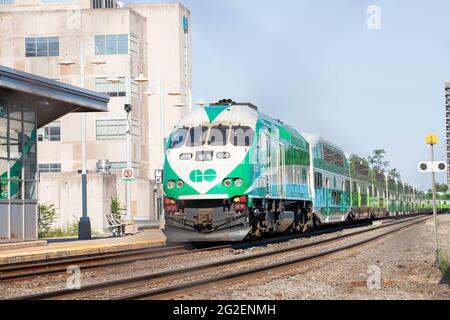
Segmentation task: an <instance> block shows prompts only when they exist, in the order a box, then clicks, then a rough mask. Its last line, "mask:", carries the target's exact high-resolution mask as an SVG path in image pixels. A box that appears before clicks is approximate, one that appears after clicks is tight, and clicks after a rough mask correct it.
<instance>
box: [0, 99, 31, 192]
mask: <svg viewBox="0 0 450 320" xmlns="http://www.w3.org/2000/svg"><path fill="white" fill-rule="evenodd" d="M36 171H37V165H36V115H35V113H34V111H33V110H32V109H31V108H29V107H28V106H26V105H24V106H22V105H20V104H16V103H14V102H11V103H6V102H4V101H0V199H35V198H36V192H35V190H36V188H35V187H36ZM23 191H24V192H23Z"/></svg>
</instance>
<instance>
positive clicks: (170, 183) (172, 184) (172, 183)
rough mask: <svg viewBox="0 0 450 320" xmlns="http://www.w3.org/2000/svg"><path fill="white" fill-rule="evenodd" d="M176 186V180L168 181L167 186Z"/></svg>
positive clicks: (171, 187) (170, 187)
mask: <svg viewBox="0 0 450 320" xmlns="http://www.w3.org/2000/svg"><path fill="white" fill-rule="evenodd" d="M174 187H175V181H172V180H170V181H168V182H167V188H169V189H173V188H174Z"/></svg>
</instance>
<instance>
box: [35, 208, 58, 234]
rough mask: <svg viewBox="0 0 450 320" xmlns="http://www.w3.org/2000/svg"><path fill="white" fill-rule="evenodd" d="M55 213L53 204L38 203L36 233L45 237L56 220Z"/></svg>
mask: <svg viewBox="0 0 450 320" xmlns="http://www.w3.org/2000/svg"><path fill="white" fill-rule="evenodd" d="M56 218H57V214H56V210H55V206H54V205H53V204H39V205H38V235H39V238H45V237H46V236H47V234H48V233H49V232H50V230H51V228H52V224H53V223H54V222H55V221H56Z"/></svg>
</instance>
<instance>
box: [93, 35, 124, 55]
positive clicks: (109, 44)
mask: <svg viewBox="0 0 450 320" xmlns="http://www.w3.org/2000/svg"><path fill="white" fill-rule="evenodd" d="M95 53H96V54H97V55H105V54H128V35H127V34H112V35H97V36H95Z"/></svg>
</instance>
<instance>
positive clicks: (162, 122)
mask: <svg viewBox="0 0 450 320" xmlns="http://www.w3.org/2000/svg"><path fill="white" fill-rule="evenodd" d="M144 95H146V96H148V97H149V98H150V97H151V96H154V95H156V93H155V92H154V91H152V90H151V89H150V87H148V88H147V90H146V91H145V92H144ZM166 95H168V96H171V97H178V96H181V92H179V91H177V90H176V89H175V88H172V90H169V92H166V90H165V82H164V78H163V77H162V76H160V77H159V116H160V135H161V137H160V143H161V150H160V152H161V161H160V165H159V170H161V171H162V170H163V169H164V148H165V143H164V142H165V124H166V112H165V111H166V108H165V105H166V102H165V96H166ZM149 105H150V102H149ZM189 105H190V104H188V105H187V106H188V107H189ZM173 106H174V107H178V108H182V107H185V106H186V104H184V103H182V102H181V101H179V102H176V103H175V104H173ZM157 188H158V187H157V186H155V190H157ZM159 188H160V194H161V197H162V194H163V187H162V184H159Z"/></svg>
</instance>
